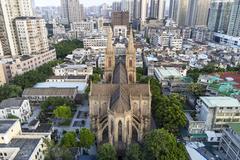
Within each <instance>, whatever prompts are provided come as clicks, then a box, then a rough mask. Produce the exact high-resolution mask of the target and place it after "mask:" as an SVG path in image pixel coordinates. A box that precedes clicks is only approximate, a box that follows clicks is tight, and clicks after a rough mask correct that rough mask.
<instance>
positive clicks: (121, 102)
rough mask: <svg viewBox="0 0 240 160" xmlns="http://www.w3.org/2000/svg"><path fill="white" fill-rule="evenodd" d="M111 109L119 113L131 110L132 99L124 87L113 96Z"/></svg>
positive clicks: (119, 88) (120, 86)
mask: <svg viewBox="0 0 240 160" xmlns="http://www.w3.org/2000/svg"><path fill="white" fill-rule="evenodd" d="M110 109H111V110H112V111H114V112H117V113H124V112H127V111H129V110H131V106H130V97H129V95H128V92H127V91H126V90H125V88H124V87H123V86H122V85H119V86H118V88H117V89H116V90H115V92H114V93H113V94H112V96H111V100H110Z"/></svg>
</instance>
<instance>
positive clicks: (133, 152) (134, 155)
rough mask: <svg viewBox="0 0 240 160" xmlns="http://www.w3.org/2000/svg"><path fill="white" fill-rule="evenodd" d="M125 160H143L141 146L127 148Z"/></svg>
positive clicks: (134, 145) (135, 145) (133, 145)
mask: <svg viewBox="0 0 240 160" xmlns="http://www.w3.org/2000/svg"><path fill="white" fill-rule="evenodd" d="M124 160H143V155H142V150H141V147H140V146H139V144H131V145H130V146H129V147H128V148H127V151H126V155H125V158H124Z"/></svg>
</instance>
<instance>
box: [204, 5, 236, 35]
mask: <svg viewBox="0 0 240 160" xmlns="http://www.w3.org/2000/svg"><path fill="white" fill-rule="evenodd" d="M232 6H233V0H214V1H212V2H211V4H210V10H209V21H208V29H210V30H211V31H214V32H220V33H224V34H225V33H227V31H228V26H229V21H230V19H231V18H230V15H231V11H232Z"/></svg>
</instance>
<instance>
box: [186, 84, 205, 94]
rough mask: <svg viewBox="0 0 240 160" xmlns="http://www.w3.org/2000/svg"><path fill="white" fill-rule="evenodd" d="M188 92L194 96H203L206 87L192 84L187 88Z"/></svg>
mask: <svg viewBox="0 0 240 160" xmlns="http://www.w3.org/2000/svg"><path fill="white" fill-rule="evenodd" d="M188 91H189V92H190V93H192V94H193V95H194V96H203V95H204V93H205V91H206V87H205V86H204V85H202V84H199V83H192V84H190V85H189V86H188Z"/></svg>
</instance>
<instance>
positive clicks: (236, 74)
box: [219, 72, 240, 89]
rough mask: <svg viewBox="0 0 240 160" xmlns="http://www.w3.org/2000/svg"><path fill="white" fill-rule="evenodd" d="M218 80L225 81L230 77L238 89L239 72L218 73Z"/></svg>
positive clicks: (239, 84) (239, 83) (239, 82)
mask: <svg viewBox="0 0 240 160" xmlns="http://www.w3.org/2000/svg"><path fill="white" fill-rule="evenodd" d="M219 75H220V78H222V79H225V78H227V77H231V78H233V79H234V81H235V82H236V83H238V84H237V85H235V86H236V87H237V88H239V89H240V72H224V73H219Z"/></svg>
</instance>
